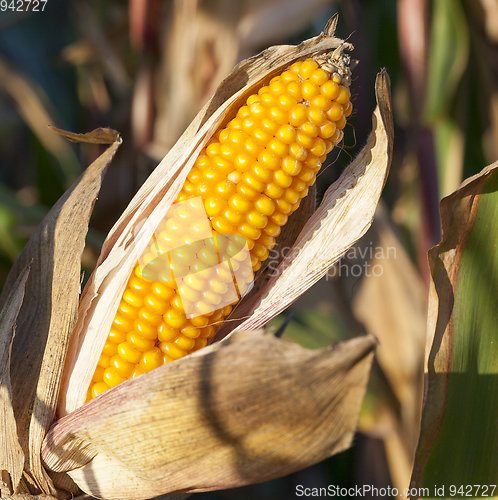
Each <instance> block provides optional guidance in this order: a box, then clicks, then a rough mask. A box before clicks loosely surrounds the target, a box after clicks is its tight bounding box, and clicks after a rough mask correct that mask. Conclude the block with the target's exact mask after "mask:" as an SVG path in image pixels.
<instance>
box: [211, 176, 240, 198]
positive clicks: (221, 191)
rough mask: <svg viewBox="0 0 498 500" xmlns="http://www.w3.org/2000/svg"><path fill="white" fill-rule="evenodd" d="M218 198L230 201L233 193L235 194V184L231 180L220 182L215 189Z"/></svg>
mask: <svg viewBox="0 0 498 500" xmlns="http://www.w3.org/2000/svg"><path fill="white" fill-rule="evenodd" d="M215 193H216V195H217V196H219V197H221V198H224V199H225V200H228V198H230V196H232V194H233V193H235V184H234V183H233V182H230V181H229V180H226V181H222V182H218V184H216V187H215Z"/></svg>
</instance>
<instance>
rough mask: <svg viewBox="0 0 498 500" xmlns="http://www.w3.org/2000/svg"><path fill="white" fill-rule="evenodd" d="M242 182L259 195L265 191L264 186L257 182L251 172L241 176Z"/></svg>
mask: <svg viewBox="0 0 498 500" xmlns="http://www.w3.org/2000/svg"><path fill="white" fill-rule="evenodd" d="M242 182H244V183H245V184H247V185H248V186H249V187H251V188H253V189H254V190H255V191H259V192H260V193H261V192H262V191H263V190H264V189H265V184H264V183H263V182H261V181H260V180H258V179H257V178H256V177H255V176H254V174H252V173H251V172H246V173H245V174H244V175H243V176H242Z"/></svg>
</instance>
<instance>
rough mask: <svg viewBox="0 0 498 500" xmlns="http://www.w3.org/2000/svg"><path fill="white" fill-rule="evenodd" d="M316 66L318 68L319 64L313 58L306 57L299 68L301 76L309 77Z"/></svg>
mask: <svg viewBox="0 0 498 500" xmlns="http://www.w3.org/2000/svg"><path fill="white" fill-rule="evenodd" d="M316 68H318V64H317V63H316V62H315V61H313V59H306V61H304V62H303V63H302V64H301V67H300V68H299V76H301V78H309V77H310V76H311V75H312V74H313V71H315V69H316Z"/></svg>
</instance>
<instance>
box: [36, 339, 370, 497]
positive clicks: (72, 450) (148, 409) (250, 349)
mask: <svg viewBox="0 0 498 500" xmlns="http://www.w3.org/2000/svg"><path fill="white" fill-rule="evenodd" d="M225 344H226V345H225ZM375 345H376V341H375V339H374V337H372V336H365V337H360V338H357V339H353V340H351V341H348V342H344V343H341V344H338V345H337V346H335V347H333V348H326V349H320V350H307V349H304V348H302V347H300V346H298V345H295V344H289V343H286V342H284V341H282V340H280V339H277V338H275V337H274V336H273V335H269V334H264V333H255V334H254V335H249V336H246V338H245V339H243V340H240V341H238V342H230V339H228V340H227V341H226V342H225V343H221V344H220V345H217V346H211V347H208V348H205V349H204V350H201V351H198V353H196V355H192V356H188V357H187V358H184V359H183V360H182V361H181V362H175V363H170V364H168V365H165V366H163V367H161V368H160V369H156V370H154V371H152V372H150V373H148V374H146V375H143V376H141V377H138V378H136V379H133V380H129V381H127V382H124V383H123V384H120V385H119V386H117V387H116V388H115V390H113V391H110V392H109V393H106V397H101V398H97V399H95V400H93V401H92V402H91V403H89V404H86V405H84V406H83V407H81V408H79V409H78V410H76V411H75V412H73V413H72V414H71V415H69V416H67V417H65V418H63V419H61V420H59V421H58V422H56V424H54V426H53V427H52V428H51V429H50V432H49V433H48V435H47V437H46V439H45V443H44V447H43V451H42V455H43V460H44V462H45V464H46V465H47V466H48V467H49V468H50V469H52V470H57V471H67V472H68V474H69V475H70V476H71V477H72V478H73V479H74V481H75V482H76V483H77V484H78V485H79V486H80V487H81V488H82V489H83V490H84V491H85V492H87V493H89V494H92V495H94V496H98V497H102V498H108V499H121V498H122V499H124V498H137V499H146V498H150V497H152V496H156V495H160V494H162V493H175V492H195V491H206V490H215V489H221V488H230V487H235V486H241V485H244V484H249V483H253V482H259V481H264V480H268V479H272V478H274V477H278V476H281V475H284V474H288V473H290V472H293V471H295V470H298V469H301V468H303V467H306V466H308V465H311V464H313V463H316V462H318V461H320V460H323V459H324V458H326V457H328V456H330V455H331V454H333V453H337V452H339V451H341V450H343V449H345V448H346V447H348V446H349V445H350V442H351V439H352V436H353V433H354V429H355V427H356V422H357V418H358V414H359V410H360V407H361V403H362V400H363V396H364V392H365V388H366V382H367V380H368V373H369V371H370V366H371V362H372V358H373V350H374V348H375ZM248 353H250V356H248Z"/></svg>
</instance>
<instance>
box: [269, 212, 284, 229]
mask: <svg viewBox="0 0 498 500" xmlns="http://www.w3.org/2000/svg"><path fill="white" fill-rule="evenodd" d="M287 219H288V217H287V215H285V214H282V213H280V212H275V213H274V214H273V215H272V216H271V217H270V218H269V220H270V221H271V222H273V223H274V224H276V225H277V226H285V224H287Z"/></svg>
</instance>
